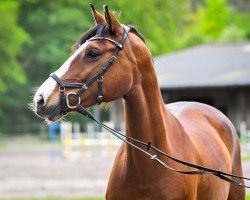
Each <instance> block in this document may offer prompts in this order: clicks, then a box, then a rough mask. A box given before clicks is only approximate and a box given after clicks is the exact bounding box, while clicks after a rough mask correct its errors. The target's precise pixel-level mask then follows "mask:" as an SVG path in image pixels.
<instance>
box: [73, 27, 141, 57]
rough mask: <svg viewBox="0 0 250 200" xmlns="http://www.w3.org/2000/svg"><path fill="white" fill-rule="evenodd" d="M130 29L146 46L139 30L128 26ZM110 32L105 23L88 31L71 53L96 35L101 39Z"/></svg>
mask: <svg viewBox="0 0 250 200" xmlns="http://www.w3.org/2000/svg"><path fill="white" fill-rule="evenodd" d="M126 26H128V27H129V28H130V32H131V33H133V34H135V35H136V36H138V37H139V38H140V39H141V40H142V41H143V42H144V43H145V44H146V41H145V39H144V37H143V36H142V35H141V34H140V33H139V32H138V31H137V29H136V28H135V27H134V26H132V25H126ZM108 32H109V30H108V25H107V24H106V23H105V24H104V23H101V24H98V25H96V26H94V27H93V28H90V29H89V30H88V31H86V32H85V33H84V34H83V35H82V36H81V37H80V38H79V39H78V40H77V41H76V43H75V44H74V45H73V46H72V48H71V51H72V52H74V51H76V49H77V48H78V47H79V46H80V45H82V44H83V43H84V42H86V40H88V39H90V38H92V37H94V36H95V35H97V36H99V37H104V35H105V34H107V33H108Z"/></svg>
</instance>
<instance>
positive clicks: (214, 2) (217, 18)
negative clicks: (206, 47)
mask: <svg viewBox="0 0 250 200" xmlns="http://www.w3.org/2000/svg"><path fill="white" fill-rule="evenodd" d="M188 20H189V21H188V25H187V26H186V28H185V32H184V37H183V38H184V39H183V40H182V41H181V42H180V45H179V46H180V48H183V47H189V46H193V45H197V44H202V43H206V42H232V41H243V40H247V39H249V36H250V34H249V32H250V28H249V23H248V22H249V21H250V15H249V14H242V13H239V12H237V11H236V10H233V9H232V8H230V7H229V6H228V3H227V1H226V0H205V6H199V8H198V10H197V12H195V13H191V14H189V16H188Z"/></svg>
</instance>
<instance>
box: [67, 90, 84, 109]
mask: <svg viewBox="0 0 250 200" xmlns="http://www.w3.org/2000/svg"><path fill="white" fill-rule="evenodd" d="M70 95H74V96H75V97H77V93H75V92H69V93H68V94H67V95H66V104H67V106H68V108H71V109H74V108H77V105H78V104H80V103H81V97H78V102H77V104H76V105H70V103H69V97H70Z"/></svg>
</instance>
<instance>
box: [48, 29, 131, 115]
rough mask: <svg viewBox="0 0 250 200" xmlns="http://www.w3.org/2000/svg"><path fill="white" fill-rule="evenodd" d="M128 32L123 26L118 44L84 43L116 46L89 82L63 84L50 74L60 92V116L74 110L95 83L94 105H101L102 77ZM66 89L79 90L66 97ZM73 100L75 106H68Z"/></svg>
mask: <svg viewBox="0 0 250 200" xmlns="http://www.w3.org/2000/svg"><path fill="white" fill-rule="evenodd" d="M129 31H130V28H129V27H128V26H125V25H123V34H122V39H121V41H120V42H118V41H115V40H112V39H110V38H106V37H92V38H90V39H88V40H86V42H91V41H95V40H100V41H104V40H105V41H109V42H111V43H112V44H114V45H115V46H116V50H115V52H114V53H113V55H112V56H111V58H110V59H109V60H108V62H107V63H106V64H104V66H103V67H102V68H101V70H100V71H99V72H98V73H96V74H95V75H94V76H92V77H91V78H90V79H89V80H87V81H86V82H84V83H69V82H64V81H62V80H61V79H60V78H59V77H58V76H57V75H56V74H54V73H52V74H50V77H51V78H53V79H54V80H55V81H56V82H57V83H58V85H59V92H60V104H61V107H62V115H66V114H67V112H68V110H69V109H75V108H77V107H78V105H80V103H81V96H82V95H83V93H84V92H85V91H86V90H87V89H88V88H89V87H90V86H91V85H92V84H93V83H94V82H95V81H97V86H98V95H97V98H96V103H97V105H99V104H101V103H102V102H103V98H104V97H103V92H102V90H103V81H104V77H103V75H104V74H105V73H106V72H107V71H108V70H109V69H110V67H111V65H112V64H113V63H114V61H115V60H116V58H117V56H118V54H119V52H120V51H121V50H122V49H123V47H124V43H125V41H126V39H127V37H128V33H129ZM66 88H79V90H78V91H77V92H69V93H68V94H67V95H65V94H64V93H65V90H66ZM71 97H72V98H74V99H75V100H77V104H75V105H71V104H70V98H71Z"/></svg>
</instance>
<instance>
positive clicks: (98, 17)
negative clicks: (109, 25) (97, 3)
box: [90, 4, 105, 25]
mask: <svg viewBox="0 0 250 200" xmlns="http://www.w3.org/2000/svg"><path fill="white" fill-rule="evenodd" d="M90 6H91V10H92V15H93V17H94V20H95V24H96V25H98V24H101V23H104V22H105V18H104V16H103V15H102V14H101V13H99V12H98V11H97V10H96V9H95V7H94V5H93V4H90Z"/></svg>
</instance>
